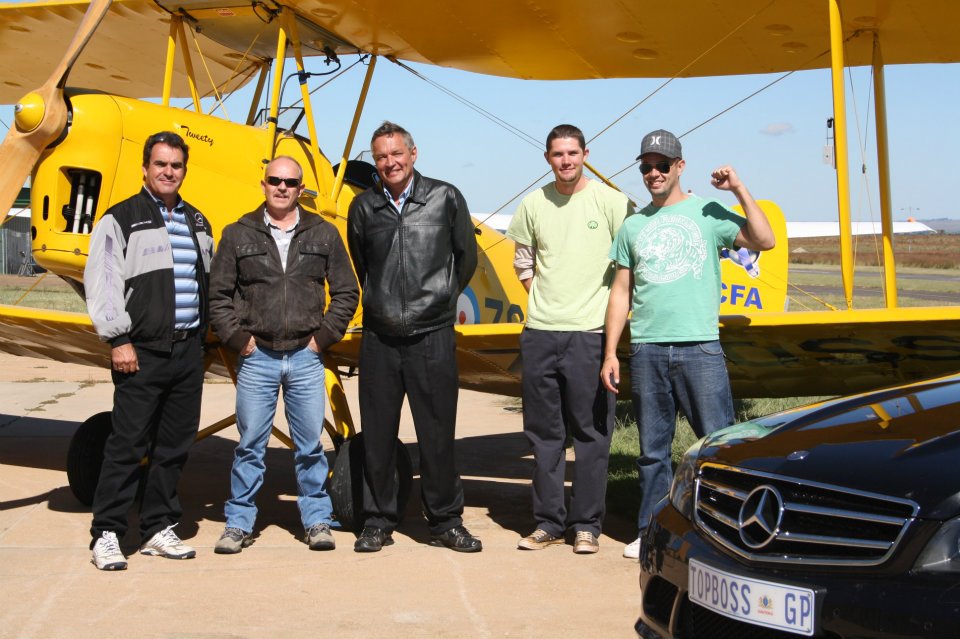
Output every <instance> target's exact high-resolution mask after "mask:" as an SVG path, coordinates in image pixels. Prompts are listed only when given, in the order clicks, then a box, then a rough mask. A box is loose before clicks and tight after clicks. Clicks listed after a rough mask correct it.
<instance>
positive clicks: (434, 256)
mask: <svg viewBox="0 0 960 639" xmlns="http://www.w3.org/2000/svg"><path fill="white" fill-rule="evenodd" d="M347 244H348V246H349V248H350V256H351V257H352V258H353V266H354V268H355V270H356V272H357V277H358V278H359V280H360V288H361V289H362V294H363V298H362V303H363V326H364V329H370V330H372V331H374V332H376V333H378V334H381V335H392V336H409V335H417V334H419V333H426V332H429V331H432V330H436V329H438V328H443V327H445V326H452V325H453V323H454V321H455V320H456V314H457V298H458V297H459V296H460V293H461V292H462V291H463V289H464V288H466V286H467V283H468V282H469V281H470V278H471V277H473V272H474V271H475V270H476V268H477V238H476V235H475V231H474V226H473V221H472V220H471V219H470V211H469V210H468V209H467V203H466V201H465V200H464V199H463V195H461V194H460V191H458V190H457V188H456V187H455V186H453V185H452V184H447V183H446V182H441V181H439V180H432V179H430V178H427V177H423V176H422V175H420V174H419V173H417V172H416V171H414V178H413V190H412V192H411V193H410V197H408V198H407V200H406V202H404V205H403V213H402V215H397V211H396V209H394V208H393V205H392V204H391V203H390V202H388V201H387V197H386V196H385V195H384V193H383V187H381V186H380V185H379V184H378V185H376V186H374V187H372V188H370V189H368V190H366V191H364V192H363V193H361V194H360V195H358V196H357V197H356V198H355V199H354V200H353V203H351V205H350V214H349V216H348V218H347Z"/></svg>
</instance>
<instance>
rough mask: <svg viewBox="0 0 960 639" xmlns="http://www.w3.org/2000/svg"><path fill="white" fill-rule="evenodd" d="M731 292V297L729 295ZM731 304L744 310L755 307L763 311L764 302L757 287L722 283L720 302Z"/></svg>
mask: <svg viewBox="0 0 960 639" xmlns="http://www.w3.org/2000/svg"><path fill="white" fill-rule="evenodd" d="M728 292H729V295H728V294H727V293H728ZM728 301H729V303H730V304H731V305H733V306H742V307H744V308H750V307H753V308H755V309H757V310H763V300H762V298H761V297H760V290H759V289H758V288H756V287H755V286H746V285H744V284H731V285H729V286H728V285H727V283H726V282H721V283H720V302H721V303H727V302H728Z"/></svg>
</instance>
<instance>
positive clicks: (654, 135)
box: [637, 129, 683, 160]
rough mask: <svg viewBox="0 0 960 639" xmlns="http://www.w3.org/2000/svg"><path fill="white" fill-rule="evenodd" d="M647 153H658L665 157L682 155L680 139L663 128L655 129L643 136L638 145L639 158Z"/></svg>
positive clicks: (679, 156)
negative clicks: (641, 141)
mask: <svg viewBox="0 0 960 639" xmlns="http://www.w3.org/2000/svg"><path fill="white" fill-rule="evenodd" d="M647 153H659V154H660V155H662V156H664V157H667V158H671V159H672V158H681V157H683V155H682V152H681V147H680V140H678V139H677V136H675V135H674V134H673V133H670V132H669V131H665V130H664V129H657V130H656V131H652V132H650V133H648V134H646V135H645V136H643V143H642V144H641V145H640V155H638V156H637V159H638V160H639V159H640V157H641V156H642V155H645V154H647Z"/></svg>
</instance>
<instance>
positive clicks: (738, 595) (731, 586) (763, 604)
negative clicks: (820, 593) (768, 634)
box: [687, 559, 816, 636]
mask: <svg viewBox="0 0 960 639" xmlns="http://www.w3.org/2000/svg"><path fill="white" fill-rule="evenodd" d="M688 574H689V581H688V583H687V591H688V594H689V597H690V601H693V602H695V603H698V604H700V605H701V606H703V607H704V608H709V609H710V610H712V611H714V612H718V613H720V614H721V615H724V616H727V617H730V618H731V619H738V620H740V621H745V622H747V623H751V624H754V625H757V626H765V627H767V628H776V629H778V630H785V631H787V632H794V633H797V634H800V635H807V636H812V635H813V625H814V624H813V616H814V611H815V610H816V606H815V605H814V604H815V595H814V592H813V591H812V590H810V589H808V588H795V587H793V586H784V585H781V584H776V583H772V582H769V581H761V580H759V579H751V578H749V577H741V576H740V575H735V574H733V573H730V572H726V571H724V570H717V569H716V568H711V567H710V566H707V565H705V564H702V563H700V562H699V561H697V560H695V559H691V560H690V570H689V573H688Z"/></svg>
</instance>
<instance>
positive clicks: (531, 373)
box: [520, 328, 616, 537]
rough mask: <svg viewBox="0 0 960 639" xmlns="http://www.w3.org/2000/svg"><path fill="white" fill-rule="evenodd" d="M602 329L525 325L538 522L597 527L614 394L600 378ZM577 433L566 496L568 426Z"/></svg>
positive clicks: (557, 527)
mask: <svg viewBox="0 0 960 639" xmlns="http://www.w3.org/2000/svg"><path fill="white" fill-rule="evenodd" d="M603 341H604V336H603V334H602V333H588V332H583V331H544V330H537V329H531V328H524V329H523V333H522V334H521V335H520V354H521V356H522V358H523V432H524V433H525V434H526V436H527V439H528V440H529V441H530V445H531V446H533V458H534V472H533V516H534V519H535V520H536V522H537V528H542V529H543V530H545V531H547V532H548V533H550V534H551V535H555V536H558V537H559V536H562V535H563V534H564V533H565V532H566V530H567V529H568V528H572V529H573V530H575V531H581V530H584V531H588V532H592V533H593V534H595V535H599V534H600V529H601V524H602V521H603V515H604V512H605V510H606V504H605V499H606V494H607V461H608V460H609V458H610V438H611V436H612V435H613V427H614V418H615V416H616V415H615V413H616V396H615V395H614V394H613V393H610V392H608V391H607V390H606V389H605V388H604V387H603V384H602V383H601V382H600V366H601V364H602V362H603ZM568 432H569V433H570V435H571V436H572V437H573V452H574V457H575V460H574V463H573V489H572V490H571V493H570V507H569V509H568V508H567V507H566V505H565V500H564V485H563V482H564V475H565V471H566V452H565V450H564V444H565V443H566V438H567V433H568Z"/></svg>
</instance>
